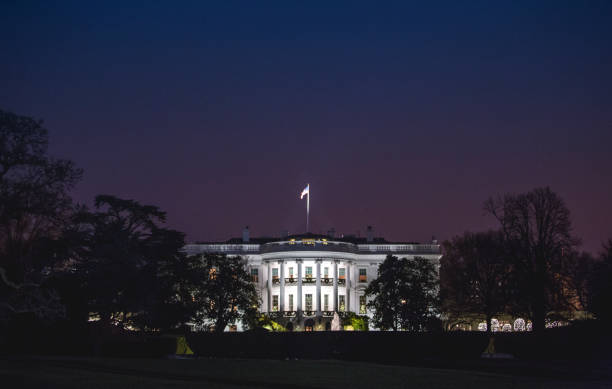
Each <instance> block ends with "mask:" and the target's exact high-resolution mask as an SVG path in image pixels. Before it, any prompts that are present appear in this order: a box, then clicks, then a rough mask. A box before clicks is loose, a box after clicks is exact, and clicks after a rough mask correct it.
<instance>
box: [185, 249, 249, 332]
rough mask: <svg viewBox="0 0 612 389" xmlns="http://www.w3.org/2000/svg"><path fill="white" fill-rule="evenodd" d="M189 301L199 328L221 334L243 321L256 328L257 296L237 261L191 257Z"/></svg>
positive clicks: (213, 256) (214, 256)
mask: <svg viewBox="0 0 612 389" xmlns="http://www.w3.org/2000/svg"><path fill="white" fill-rule="evenodd" d="M194 259H196V262H195V263H194V265H195V267H194V268H193V269H192V270H193V274H194V275H195V279H194V288H193V292H192V293H193V299H194V301H195V303H196V305H197V306H198V309H199V311H198V314H197V315H196V317H195V319H196V322H197V323H198V324H199V325H200V326H201V327H202V328H214V331H216V332H222V331H224V330H225V327H226V326H227V325H228V324H233V323H236V322H237V321H238V320H243V323H245V324H246V325H247V326H249V327H251V328H253V327H256V326H257V324H256V323H257V320H256V319H255V318H256V315H257V314H256V309H257V307H259V303H260V301H259V296H258V294H257V290H256V288H255V284H254V283H253V282H252V281H251V277H250V275H249V274H248V272H247V270H246V268H245V266H244V259H243V258H241V257H228V256H225V255H217V254H206V255H203V256H201V257H194Z"/></svg>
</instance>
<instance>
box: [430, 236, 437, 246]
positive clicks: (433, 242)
mask: <svg viewBox="0 0 612 389" xmlns="http://www.w3.org/2000/svg"><path fill="white" fill-rule="evenodd" d="M431 244H438V239H436V237H435V236H432V237H431Z"/></svg>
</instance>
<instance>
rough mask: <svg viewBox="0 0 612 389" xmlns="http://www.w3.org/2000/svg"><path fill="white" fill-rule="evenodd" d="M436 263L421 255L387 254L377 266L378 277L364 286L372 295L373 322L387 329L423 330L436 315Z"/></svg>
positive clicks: (368, 294)
mask: <svg viewBox="0 0 612 389" xmlns="http://www.w3.org/2000/svg"><path fill="white" fill-rule="evenodd" d="M438 293H439V286H438V272H437V269H436V266H435V265H434V264H433V263H431V262H430V261H429V260H427V259H425V258H421V257H417V258H412V259H408V258H401V259H398V258H397V257H395V256H392V255H389V256H387V258H386V259H385V261H384V262H383V263H382V264H381V265H380V266H379V268H378V277H377V278H376V279H374V280H373V281H372V282H371V283H370V285H368V288H367V289H366V296H370V297H372V299H371V300H370V302H369V303H368V307H369V308H371V309H373V310H374V317H373V318H372V323H373V324H374V326H375V327H377V328H380V329H383V330H387V329H392V330H394V331H397V330H409V331H423V330H426V329H427V328H428V327H429V325H430V322H431V321H432V320H434V319H435V318H436V316H437V315H438V314H439V298H438Z"/></svg>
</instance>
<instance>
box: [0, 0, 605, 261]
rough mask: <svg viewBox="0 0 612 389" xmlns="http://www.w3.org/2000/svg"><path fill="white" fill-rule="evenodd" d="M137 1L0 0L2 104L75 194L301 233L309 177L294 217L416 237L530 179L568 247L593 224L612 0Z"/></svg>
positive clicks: (459, 224)
mask: <svg viewBox="0 0 612 389" xmlns="http://www.w3.org/2000/svg"><path fill="white" fill-rule="evenodd" d="M149 3H150V2H142V3H133V4H132V5H130V6H125V5H124V4H123V3H116V4H112V3H108V2H104V4H102V3H101V4H99V5H91V4H88V2H74V3H70V2H60V3H58V4H54V5H53V6H52V5H50V3H49V2H40V3H35V2H21V1H11V2H8V4H3V5H2V6H1V9H0V44H1V45H2V48H3V49H2V60H0V107H1V108H2V109H7V110H11V111H14V112H16V113H19V114H23V115H29V116H34V117H37V118H43V119H44V120H45V123H46V125H47V127H48V128H49V130H50V139H51V152H52V153H53V154H54V155H56V156H61V157H64V158H69V159H72V160H74V161H75V162H76V163H77V164H78V165H79V166H80V167H82V168H83V169H84V170H85V177H84V179H83V181H82V182H81V183H80V185H79V186H78V188H77V189H76V191H75V197H76V198H77V199H78V200H79V201H82V202H85V203H88V204H90V203H91V201H92V199H93V197H94V196H95V195H96V194H100V193H107V194H115V195H117V196H121V197H125V198H133V199H136V200H139V201H141V202H143V203H149V204H155V205H158V206H160V207H161V208H162V209H163V210H165V211H167V212H168V221H169V225H170V226H171V227H173V228H176V229H179V230H182V231H185V232H186V233H187V236H188V239H189V240H190V241H193V240H224V239H227V238H229V237H231V236H239V235H240V231H241V229H242V227H243V226H244V225H247V224H248V225H250V226H251V230H252V235H257V236H258V235H278V234H280V232H281V231H284V230H288V231H289V232H291V233H299V232H303V230H304V224H305V204H304V201H300V200H299V197H298V196H299V193H300V191H301V190H302V189H303V187H304V185H305V184H306V183H307V182H309V183H310V184H311V192H312V196H311V226H312V228H311V230H312V231H313V232H324V231H327V230H328V229H329V228H330V227H335V228H336V231H338V232H341V233H345V234H350V233H354V234H356V233H358V232H360V233H361V234H362V235H363V234H364V232H365V226H366V225H368V224H371V225H373V226H374V228H375V230H376V235H377V236H385V237H387V238H388V239H391V240H416V241H428V240H429V239H430V238H431V236H432V235H435V236H436V237H438V238H439V239H447V238H450V237H452V236H453V235H456V234H460V233H462V232H463V231H465V230H480V229H485V228H488V227H493V226H495V225H494V223H493V221H492V220H491V218H489V217H487V216H485V215H484V214H483V212H482V203H483V201H484V200H485V199H486V198H487V197H488V196H490V195H495V194H501V193H505V192H523V191H527V190H530V189H533V188H535V187H538V186H547V185H548V186H550V187H551V188H552V189H553V190H554V191H556V192H557V193H559V194H560V195H561V196H562V197H563V198H564V199H565V201H566V202H567V205H568V206H569V208H570V210H571V211H572V215H573V220H574V226H575V231H576V234H577V235H578V236H579V237H581V238H582V240H583V242H584V248H585V249H586V250H589V251H592V252H597V251H599V248H600V247H601V243H602V242H603V241H604V240H606V239H608V238H611V237H612V201H611V199H612V153H611V152H610V145H611V143H612V71H611V69H612V43H611V42H612V23H611V22H610V20H612V2H610V1H588V2H563V1H550V2H546V1H542V2H537V4H533V3H534V2H532V1H524V2H521V1H518V2H517V1H513V2H505V3H499V2H495V4H492V3H493V2H489V1H473V2H472V1H470V2H466V3H468V4H467V5H466V4H459V3H464V2H455V1H449V2H422V4H416V3H410V2H398V3H395V4H391V5H386V6H384V7H383V6H378V7H376V8H374V4H375V3H373V2H369V3H359V2H357V3H356V2H346V3H335V5H334V6H333V7H332V6H330V5H328V4H327V2H320V3H315V4H313V3H310V2H309V3H303V4H302V5H296V4H292V5H288V4H286V2H273V3H272V2H270V3H266V4H267V5H265V6H262V5H261V4H260V3H259V2H257V4H256V3H255V2H235V3H234V2H225V1H224V2H222V3H223V4H224V5H222V6H221V5H214V6H212V5H210V6H209V5H203V4H201V2H194V3H187V2H185V3H182V5H181V6H180V7H179V6H176V5H173V3H171V2H157V3H156V4H155V5H151V4H149ZM291 3H293V2H291ZM406 3H408V4H406Z"/></svg>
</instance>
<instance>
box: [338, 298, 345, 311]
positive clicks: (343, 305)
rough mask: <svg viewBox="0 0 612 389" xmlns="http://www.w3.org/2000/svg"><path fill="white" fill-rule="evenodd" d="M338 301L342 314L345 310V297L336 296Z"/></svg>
mask: <svg viewBox="0 0 612 389" xmlns="http://www.w3.org/2000/svg"><path fill="white" fill-rule="evenodd" d="M338 299H339V300H340V301H339V303H338V307H339V310H340V311H342V312H344V311H345V310H346V300H345V296H338Z"/></svg>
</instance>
